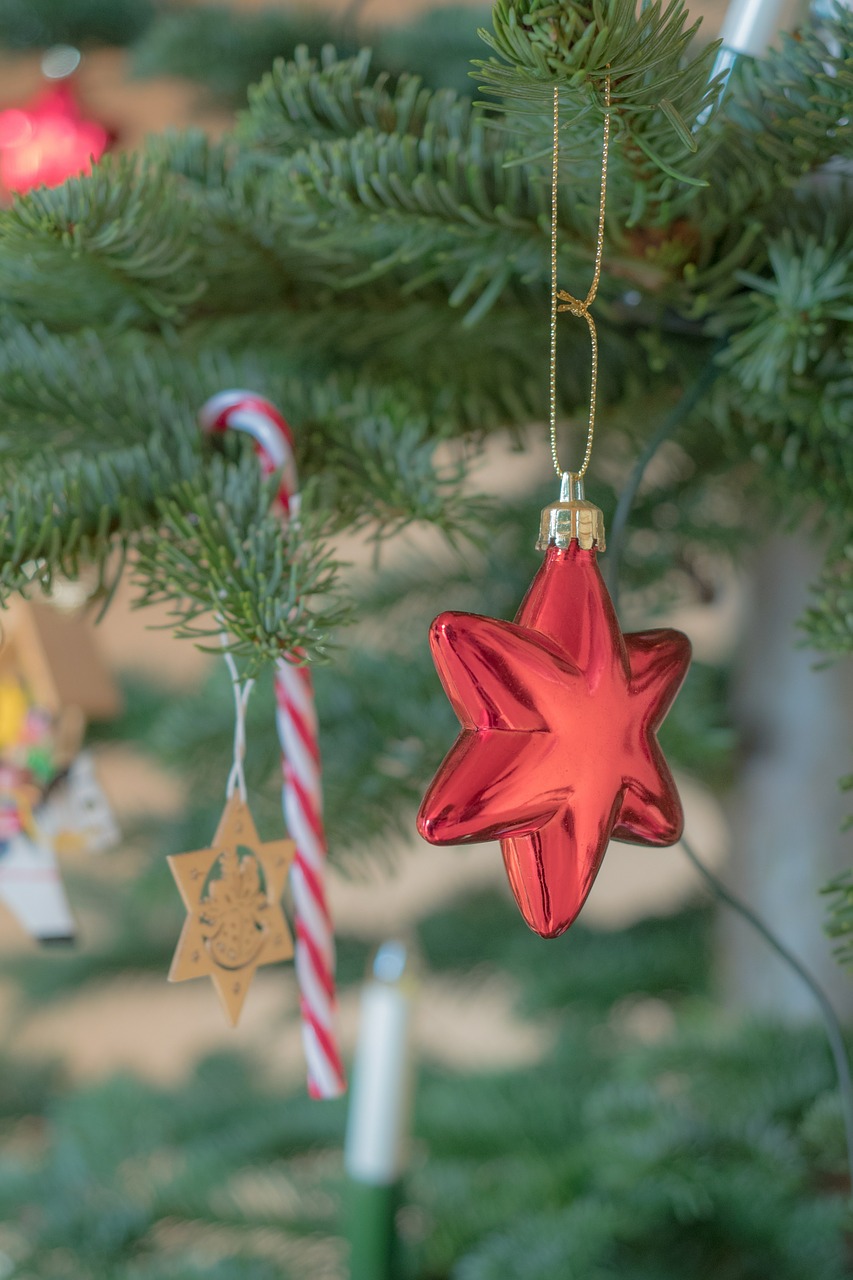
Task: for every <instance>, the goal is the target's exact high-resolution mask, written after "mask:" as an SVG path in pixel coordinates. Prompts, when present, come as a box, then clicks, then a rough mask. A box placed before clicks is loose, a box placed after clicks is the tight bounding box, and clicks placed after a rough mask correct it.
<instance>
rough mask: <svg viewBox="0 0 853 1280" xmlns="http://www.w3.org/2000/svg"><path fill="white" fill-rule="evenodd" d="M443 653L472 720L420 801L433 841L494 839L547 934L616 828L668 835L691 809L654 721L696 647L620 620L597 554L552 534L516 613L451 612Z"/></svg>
mask: <svg viewBox="0 0 853 1280" xmlns="http://www.w3.org/2000/svg"><path fill="white" fill-rule="evenodd" d="M430 644H431V647H432V653H433V658H434V660H435V665H436V667H437V669H438V674H439V676H440V678H441V682H442V684H443V685H444V688H445V691H446V692H447V696H448V697H449V699H450V701H451V703H452V705H453V709H454V711H455V712H456V714H457V716H458V717H459V720H460V723H461V724H462V732H461V733H460V735H459V737H458V738H457V740H456V742H455V744H454V746H453V747H452V749H451V751H450V753H449V754H448V756H447V757H446V759H445V760H444V762H443V764H442V765H441V767H440V769H439V771H438V773H437V774H436V776H435V778H434V779H433V782H432V784H431V786H430V788H429V791H428V792H427V794H426V796H425V798H424V801H423V803H422V805H421V809H420V813H419V814H418V830H419V831H420V833H421V835H422V836H423V837H424V838H425V839H426V840H429V841H430V842H431V843H432V844H475V843H477V842H479V841H483V840H500V842H501V848H502V851H503V856H504V862H505V864H506V869H507V874H508V876H509V881H510V884H511V886H512V890H513V893H514V894H515V897H516V900H517V902H518V905H519V907H520V908H521V912H522V914H523V916H524V918H525V920H526V921H527V923H528V924H529V925H530V927H531V929H535V930H536V932H537V933H540V934H542V936H543V937H546V938H553V937H556V936H557V935H558V934H560V933H563V931H564V930H566V929H568V927H569V925H570V924H571V923H572V921H573V920H574V919H575V917H576V916H577V914H578V912H579V911H580V909H581V907H582V906H583V904H584V902H585V900H586V897H587V894H588V893H589V891H590V889H591V888H592V883H593V881H594V879H595V876H596V874H597V872H598V869H599V867H600V866H601V861H602V858H603V857H604V852H605V850H606V848H607V844H608V842H609V840H610V839H611V837H614V838H616V839H618V840H627V841H631V842H633V843H635V844H649V845H668V844H673V843H674V842H675V841H676V840H678V838H679V836H680V835H681V830H682V826H683V815H682V810H681V803H680V801H679V798H678V793H677V792H676V789H675V784H674V782H673V780H672V775H671V773H670V771H669V769H668V767H667V764H666V761H665V760H664V758H663V754H662V752H661V750H660V747H659V746H658V742H657V738H656V733H657V730H658V728H659V727H660V725H661V723H662V721H663V718H664V716H665V715H666V713H667V711H668V710H669V708H670V706H671V705H672V701H673V699H674V698H675V695H676V693H677V692H678V689H679V687H680V685H681V683H682V681H683V679H684V676H685V674H686V672H687V667H688V665H689V662H690V642H689V640H688V639H687V637H686V636H685V635H682V633H681V632H680V631H670V630H658V631H638V632H635V633H633V634H629V635H623V634H622V632H621V631H620V629H619V624H618V622H617V620H616V615H615V613H614V610H613V605H612V603H611V600H610V597H609V595H608V593H607V588H606V587H605V585H604V582H603V580H602V577H601V574H600V572H599V569H598V565H597V563H596V552H595V550H590V551H584V550H581V549H580V548H579V547H578V545H577V543H576V542H572V543H571V545H570V546H569V547H568V548H566V549H559V548H557V547H550V548H549V549H548V551H547V553H546V557H545V561H544V563H543V565H542V568H541V569H540V570H539V573H538V574H537V575H536V578H535V579H534V581H533V583H532V585H531V587H530V590H529V591H528V593H527V595H526V597H525V599H524V601H523V603H522V605H521V608H520V609H519V611H518V614H517V616H516V620H515V622H500V621H497V620H496V619H494V618H483V617H478V616H477V615H476V614H468V613H443V614H441V616H440V617H438V618H436V620H435V622H434V623H433V625H432V631H431V634H430Z"/></svg>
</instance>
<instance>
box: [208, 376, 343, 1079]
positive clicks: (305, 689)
mask: <svg viewBox="0 0 853 1280" xmlns="http://www.w3.org/2000/svg"><path fill="white" fill-rule="evenodd" d="M199 423H200V424H201V427H202V430H204V431H205V432H209V433H217V432H224V431H228V430H234V431H243V432H245V433H246V434H247V435H250V436H251V437H252V438H253V439H254V441H255V444H256V448H257V452H258V456H259V459H260V464H261V467H262V468H263V471H264V473H265V474H266V475H271V474H272V473H273V472H280V473H281V483H280V486H279V490H278V495H277V502H278V506H279V508H280V511H281V516H282V519H283V520H284V521H287V520H289V519H293V518H295V517H296V516H297V515H298V511H299V493H298V489H297V474H296V465H295V462H294V456H293V433H292V431H291V429H290V427H289V426H288V424H287V422H286V421H285V419H284V418H283V417H282V416H281V414H280V413H279V411H278V410H277V409H276V408H275V406H274V405H272V404H270V402H269V401H268V400H264V399H263V398H262V397H261V396H258V395H255V394H254V393H253V392H251V391H223V392H221V393H220V394H219V395H215V396H212V397H211V399H210V400H208V401H207V402H206V404H205V405H204V406H203V407H202V409H201V412H200V413H199ZM275 696H276V726H277V729H278V737H279V742H280V743H281V751H282V807H283V810H284V817H285V821H286V823H287V828H288V831H289V833H290V836H291V839H292V840H293V841H294V842H295V844H296V856H295V859H294V863H293V871H292V873H291V887H292V890H293V905H294V910H295V915H296V920H295V924H296V976H297V982H298V984H299V1004H300V1009H301V1014H302V1039H303V1043H304V1046H305V1057H306V1060H307V1065H308V1092H309V1094H310V1095H311V1097H312V1098H335V1097H337V1096H338V1095H339V1094H341V1093H343V1091H344V1090H345V1088H346V1078H345V1076H344V1070H343V1065H342V1063H341V1056H340V1050H339V1048H338V1043H337V1034H336V1031H335V1005H336V1001H335V976H334V975H335V942H334V933H333V930H332V920H331V915H330V913H329V906H328V901H327V897H326V885H325V862H326V837H325V832H324V829H323V816H322V787H321V778H320V748H319V743H318V724H317V712H316V709H315V706H314V691H313V686H312V681H311V673H310V671H309V670H308V667H307V666H306V665H305V664H304V663H302V662H301V661H300V654H299V653H290V654H286V655H284V656H283V657H282V658H280V659H279V660H278V662H277V663H276V669H275Z"/></svg>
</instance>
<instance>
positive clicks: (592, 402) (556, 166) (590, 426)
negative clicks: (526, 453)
mask: <svg viewBox="0 0 853 1280" xmlns="http://www.w3.org/2000/svg"><path fill="white" fill-rule="evenodd" d="M604 107H605V116H604V136H603V142H602V149H601V188H600V193H599V203H598V234H597V237H596V242H595V262H594V266H593V273H592V283H591V285H590V286H589V290H588V292H587V295H586V297H585V298H583V299H581V298H576V297H574V296H573V295H572V294H571V293H567V292H566V291H565V290H564V289H559V288H558V285H557V195H558V181H559V172H560V90H559V88H557V87H556V86H555V88H554V131H553V154H552V160H551V360H550V369H549V373H550V379H549V396H548V405H549V418H550V436H551V458H552V460H553V463H554V470H555V471H556V473H557V477H558V478H559V479H560V480H562V479H563V478H564V476H570V477H571V479H572V480H573V481H575V482H579V481H581V480H582V479H583V476H584V475H585V473H586V469H587V467H588V466H589V460H590V457H591V456H592V442H593V439H594V436H595V407H596V398H597V394H598V331H597V330H596V327H595V320H594V318H593V315H592V312H591V310H590V307H591V306H592V304H593V302H594V301H595V296H596V294H597V293H598V283H599V280H600V279H601V260H602V256H603V253H604V213H605V208H606V203H607V160H608V155H609V151H610V76H609V75H607V76H605V79H604ZM560 304H562V305H560ZM559 311H570V312H571V314H572V315H573V316H579V317H583V319H584V320H585V321H586V323H587V327H588V328H589V339H590V344H591V348H592V369H591V374H590V388H589V420H588V423H587V433H586V450H585V451H584V457H583V462H582V463H581V466H580V469H579V470H578V471H575V472H564V471H563V468H562V467H561V465H560V458H559V453H558V449H557V313H558V312H559Z"/></svg>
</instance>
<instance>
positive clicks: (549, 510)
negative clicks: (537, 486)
mask: <svg viewBox="0 0 853 1280" xmlns="http://www.w3.org/2000/svg"><path fill="white" fill-rule="evenodd" d="M570 542H577V544H578V546H579V547H582V548H583V550H584V551H589V550H591V549H592V547H596V548H597V549H598V550H599V551H603V550H604V547H605V542H604V516H603V514H602V512H601V511H600V509H599V508H598V507H597V506H595V504H594V503H592V502H587V501H586V499H585V498H584V492H583V479H582V477H581V476H579V475H575V474H574V472H572V471H564V472H563V478H562V480H561V481H560V501H559V502H552V503H550V504H549V505H548V506H547V507H545V509H544V510H543V512H542V517H541V520H540V522H539V539H538V541H537V543H536V550H537V551H547V550H548V548H549V547H562V548H564V549H565V548H566V547H568V545H569V543H570Z"/></svg>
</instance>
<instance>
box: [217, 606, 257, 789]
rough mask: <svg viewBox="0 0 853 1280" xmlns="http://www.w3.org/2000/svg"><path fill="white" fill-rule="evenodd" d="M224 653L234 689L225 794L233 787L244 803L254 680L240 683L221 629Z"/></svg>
mask: <svg viewBox="0 0 853 1280" xmlns="http://www.w3.org/2000/svg"><path fill="white" fill-rule="evenodd" d="M219 640H220V643H221V644H222V647H223V649H225V653H224V654H223V657H224V658H225V665H226V666H227V667H228V674H229V675H230V676H231V685H232V688H233V689H234V763H233V764H232V765H231V772H230V773H229V774H228V781H227V782H226V784H225V796H226V799H228V800H230V799H231V797H232V796H233V794H234V791H235V789H236V790H238V791H239V792H240V799H241V800H242V801H243V803H244V804H245V803H246V775H245V773H244V771H243V761H244V760H245V759H246V708H247V706H248V705H249V696H250V694H251V692H252V690H253V689H254V687H255V682H254V680H246V681H245V682H244V683H243V684H241V683H240V673H239V672H238V670H237V663H236V662H235V661H234V655H233V654H231V653H229V652H228V650H227V649H226V648H225V646H226V645H227V644H228V636H227V635H226V634H225V632H224V631H223V632H222V634H221V636H220V637H219Z"/></svg>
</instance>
